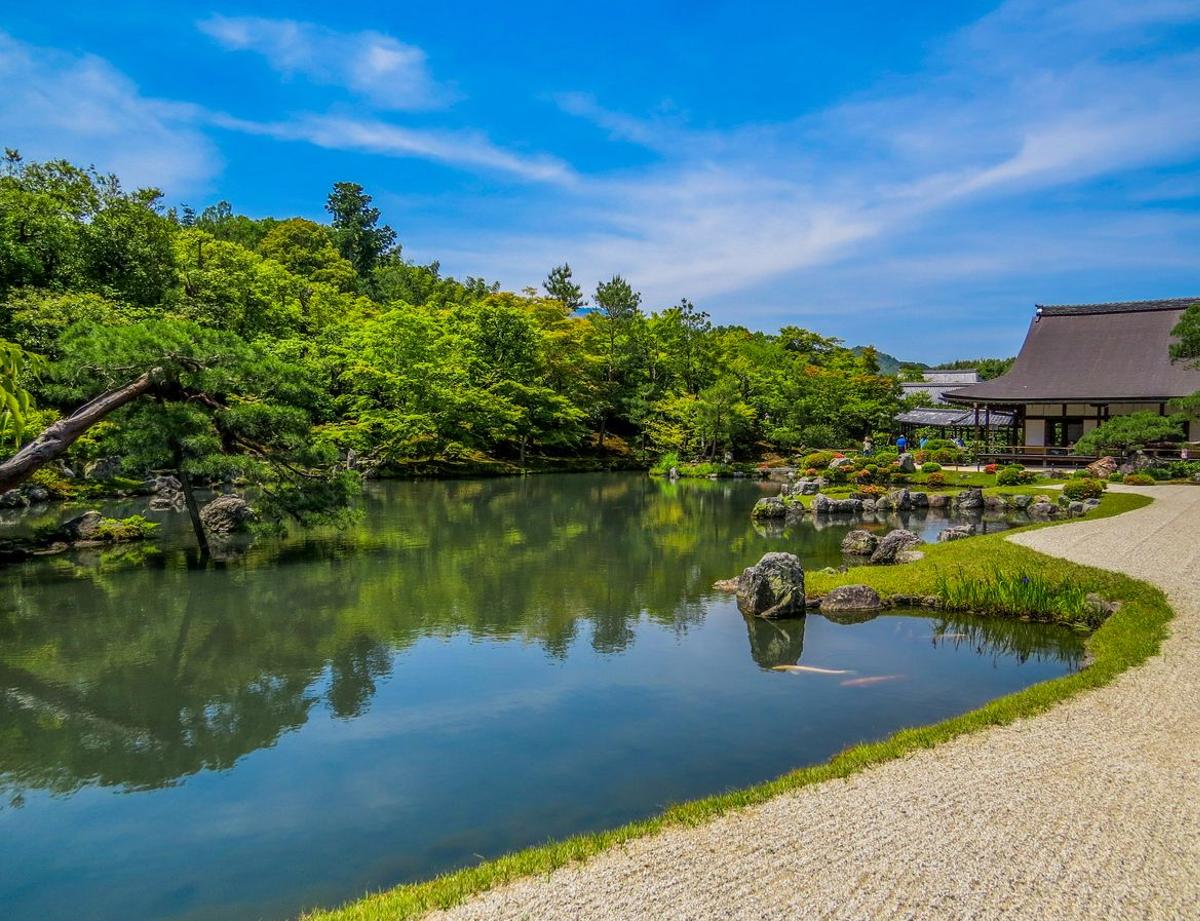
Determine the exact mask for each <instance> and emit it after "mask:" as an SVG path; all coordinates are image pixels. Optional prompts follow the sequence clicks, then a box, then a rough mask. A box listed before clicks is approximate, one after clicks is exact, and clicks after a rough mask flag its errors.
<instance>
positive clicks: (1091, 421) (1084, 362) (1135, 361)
mask: <svg viewBox="0 0 1200 921" xmlns="http://www.w3.org/2000/svg"><path fill="white" fill-rule="evenodd" d="M1198 302H1200V298H1176V299H1172V300H1162V301H1133V302H1128V303H1117V304H1077V305H1070V306H1065V305H1058V306H1042V305H1039V306H1038V307H1037V310H1036V311H1035V313H1034V317H1033V322H1032V323H1031V324H1030V326H1029V332H1028V333H1027V334H1026V336H1025V344H1024V345H1022V346H1021V352H1020V354H1019V355H1017V359H1016V361H1015V362H1014V363H1013V366H1012V369H1011V370H1010V371H1009V372H1008V373H1007V374H1004V375H1002V376H1000V377H997V378H994V379H993V380H990V381H982V382H980V383H978V384H972V385H971V386H968V387H963V388H960V389H956V390H948V391H946V392H945V393H944V394H943V399H945V400H946V401H947V402H949V403H953V404H956V405H959V406H963V407H966V412H968V413H969V414H970V422H971V423H972V425H973V427H974V428H975V429H976V431H978V432H981V433H982V432H986V431H988V430H989V429H994V427H995V425H994V422H993V420H992V418H991V416H992V414H993V413H1003V414H1004V415H1005V417H1006V421H1008V422H1009V424H1010V425H1011V426H1012V438H1011V442H1012V444H1013V445H1014V446H1015V447H1016V448H1017V449H1018V453H1022V454H1025V455H1028V456H1030V457H1036V456H1045V455H1051V456H1065V455H1067V454H1069V452H1070V448H1071V446H1072V445H1073V444H1074V443H1075V442H1076V441H1077V440H1078V439H1079V438H1080V437H1081V436H1082V435H1083V434H1084V433H1085V432H1088V431H1090V430H1091V429H1093V428H1095V427H1096V426H1097V425H1099V424H1100V423H1101V422H1104V421H1105V420H1106V419H1109V418H1110V417H1112V416H1117V415H1123V414H1128V413H1135V412H1154V413H1159V414H1161V415H1169V414H1170V412H1171V410H1170V408H1169V404H1170V402H1171V401H1172V400H1174V399H1177V398H1179V397H1184V396H1188V395H1190V394H1193V393H1196V392H1197V391H1200V369H1197V368H1194V367H1192V366H1191V365H1190V363H1188V362H1183V361H1180V362H1173V361H1172V360H1171V356H1170V346H1171V344H1172V342H1173V341H1174V338H1173V336H1172V330H1173V329H1174V328H1175V325H1176V324H1177V323H1178V322H1179V319H1180V317H1181V316H1182V315H1183V312H1184V310H1186V309H1187V308H1188V307H1190V306H1191V305H1193V304H1196V303H1198ZM1180 435H1181V436H1183V437H1185V438H1186V439H1187V440H1188V441H1193V442H1195V441H1200V423H1197V422H1194V421H1193V422H1191V423H1190V424H1188V426H1187V430H1186V431H1184V430H1182V429H1181V431H1180Z"/></svg>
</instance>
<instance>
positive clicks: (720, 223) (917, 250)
mask: <svg viewBox="0 0 1200 921" xmlns="http://www.w3.org/2000/svg"><path fill="white" fill-rule="evenodd" d="M1136 6H1137V10H1136V15H1134V12H1132V11H1131V9H1130V5H1127V4H1124V3H1117V2H1111V0H1090V2H1084V0H1079V2H1075V3H1071V4H1069V5H1067V6H1064V7H1054V6H1050V5H1045V4H1041V3H1033V2H1027V0H1013V2H1010V3H1008V4H1005V5H1004V6H1003V7H1001V8H1000V9H999V10H998V11H997V12H995V13H994V14H992V15H989V16H987V17H985V18H983V19H982V20H980V21H979V22H977V23H976V24H974V25H973V26H971V27H970V28H968V29H966V30H964V31H963V32H962V33H960V34H958V35H955V36H952V37H950V38H949V39H948V40H947V41H946V42H945V44H944V45H943V47H942V48H940V49H936V50H935V52H934V53H933V54H932V55H931V56H930V58H929V60H928V61H927V63H926V66H925V67H924V69H922V70H920V71H919V72H917V73H915V74H912V75H910V76H907V77H900V78H894V79H890V80H888V81H886V82H884V83H882V84H880V85H878V86H876V87H875V88H874V89H873V90H871V91H870V92H867V93H863V94H861V95H859V96H857V97H856V98H853V99H849V100H846V101H844V102H842V103H841V104H838V105H835V106H833V107H830V108H828V109H825V110H824V111H817V112H811V113H806V114H801V115H798V116H797V117H796V118H794V119H792V120H789V121H781V122H776V123H772V124H748V125H741V126H737V127H734V128H730V129H728V130H725V131H713V130H703V131H691V130H689V129H688V127H687V125H686V124H685V123H683V122H682V121H681V120H679V119H675V118H663V117H662V116H661V115H659V114H652V115H650V116H649V117H639V116H636V115H628V114H623V113H619V112H613V111H611V110H609V109H607V108H605V107H604V106H602V105H601V104H600V103H598V102H597V101H596V100H595V99H593V98H592V97H590V96H587V95H584V94H578V93H565V94H562V95H560V96H558V97H557V98H556V101H557V102H558V105H559V107H560V108H561V109H563V110H564V111H566V112H569V113H571V114H574V115H577V116H579V117H581V118H583V119H586V120H588V121H590V122H593V123H594V124H596V125H597V126H598V127H599V128H601V129H602V130H603V131H604V132H605V133H606V134H607V135H608V136H609V137H610V138H614V139H618V140H621V141H627V142H633V143H638V144H641V145H642V146H644V147H647V148H649V149H652V150H655V151H656V152H658V153H659V155H660V159H659V162H657V163H656V164H655V165H653V166H652V167H648V168H643V169H641V170H640V171H635V172H632V173H630V172H625V173H623V174H621V175H620V176H616V177H606V176H596V177H592V178H590V179H587V180H585V181H583V182H581V183H580V184H579V185H578V187H577V188H575V189H574V190H572V194H573V195H574V198H573V201H572V203H571V207H572V208H573V214H574V215H575V217H576V222H575V223H576V226H577V227H578V228H580V229H579V230H578V231H577V232H575V233H573V234H571V235H569V236H565V235H563V234H561V233H558V232H555V233H552V234H548V235H538V234H536V233H535V234H524V235H511V228H508V229H506V230H505V232H504V233H503V234H495V235H492V234H487V235H482V236H480V237H478V238H477V239H476V241H475V243H474V245H471V246H469V247H468V248H466V249H464V251H463V252H464V255H466V256H469V257H470V258H471V259H475V260H479V261H475V262H473V263H472V265H474V266H475V268H476V271H478V269H479V268H480V267H481V262H482V267H483V268H484V269H485V270H487V271H491V272H494V273H495V275H496V276H497V277H499V278H501V279H502V280H503V281H504V282H506V283H510V284H514V285H519V284H525V283H529V282H531V281H534V280H536V279H537V278H539V277H540V274H536V273H541V274H544V271H545V267H546V266H548V265H552V264H555V263H556V262H560V261H562V260H563V259H569V261H570V262H571V264H572V266H573V267H576V269H577V271H579V272H580V273H581V274H583V275H584V277H591V278H596V277H604V276H605V275H607V274H609V273H611V272H612V271H614V270H616V271H623V272H626V273H627V274H628V275H629V276H630V277H631V278H632V279H633V280H634V281H635V283H638V284H640V285H642V286H643V288H644V290H645V291H646V293H647V295H648V297H649V299H650V300H651V301H657V302H666V301H669V300H673V299H674V298H677V297H678V296H679V295H680V294H687V295H688V296H691V297H696V298H711V299H717V300H718V301H720V300H721V299H722V298H725V299H726V302H729V301H728V299H729V298H740V301H741V302H742V303H745V302H746V301H747V300H749V299H752V298H754V297H756V296H760V295H761V293H762V292H763V290H764V288H765V287H766V286H767V285H768V284H769V283H770V282H771V280H773V279H783V278H786V279H787V280H788V284H787V285H786V295H785V296H786V297H787V298H789V299H790V301H791V303H792V304H793V305H795V306H797V307H798V306H800V305H801V304H803V301H804V298H805V296H806V295H805V294H804V293H803V292H805V291H806V290H815V289H816V288H818V287H821V286H820V284H819V276H820V275H822V274H825V275H832V274H840V275H842V276H843V277H844V273H843V272H842V269H843V267H847V266H849V267H853V268H854V270H855V271H858V272H860V273H872V272H875V271H876V269H875V268H873V266H878V265H879V264H882V263H883V262H886V260H887V257H888V254H889V248H890V249H891V250H895V249H897V248H901V247H905V248H907V249H908V253H909V255H910V256H911V257H912V258H914V259H915V260H916V262H917V263H918V264H919V263H920V261H921V256H922V252H924V254H925V255H926V256H929V255H932V254H934V253H937V252H939V251H940V250H942V249H944V248H945V247H946V246H947V245H948V244H949V245H953V243H954V240H953V239H952V238H945V237H942V236H940V234H941V233H943V232H953V231H948V230H947V229H948V228H950V227H956V228H958V229H961V228H960V226H959V225H958V224H957V223H956V220H957V215H960V214H963V213H968V212H969V211H973V212H974V213H975V215H976V218H977V219H978V218H979V217H980V215H984V214H988V213H989V212H995V211H997V210H999V211H1003V209H1004V208H1005V207H1006V206H1007V204H1008V203H1009V202H1012V201H1015V200H1018V199H1022V197H1023V199H1022V200H1024V201H1025V203H1026V207H1027V208H1028V207H1029V206H1030V204H1031V203H1032V202H1033V201H1034V199H1033V198H1032V197H1033V196H1037V195H1045V194H1048V193H1055V194H1057V193H1060V192H1062V191H1064V190H1068V189H1070V188H1072V187H1074V186H1080V185H1081V184H1083V183H1087V182H1092V181H1095V180H1097V179H1101V178H1106V177H1113V176H1117V175H1123V174H1126V173H1129V172H1131V171H1136V170H1141V169H1147V168H1150V167H1155V166H1161V165H1166V164H1172V163H1177V162H1182V161H1186V160H1187V159H1188V158H1192V157H1195V156H1197V155H1198V154H1200V120H1198V119H1197V118H1196V115H1195V113H1196V106H1195V102H1194V100H1195V99H1197V98H1200V56H1197V55H1196V54H1194V53H1192V52H1190V51H1188V50H1184V51H1179V50H1168V49H1169V48H1170V46H1169V45H1168V46H1166V47H1161V48H1160V47H1158V46H1156V45H1155V42H1154V39H1155V36H1156V35H1158V34H1159V33H1160V32H1161V31H1162V30H1166V29H1170V28H1172V27H1174V26H1175V25H1176V24H1178V23H1180V22H1183V21H1186V20H1187V19H1189V18H1200V4H1198V3H1195V2H1192V3H1182V2H1157V3H1149V4H1144V5H1142V4H1139V5H1136ZM1175 47H1176V48H1178V46H1175ZM1050 50H1053V53H1048V51H1050ZM664 141H665V142H664ZM560 207H561V204H560ZM1062 207H1063V209H1064V213H1065V214H1066V215H1070V216H1072V218H1073V220H1074V222H1075V223H1076V224H1078V225H1079V226H1080V228H1081V230H1082V229H1087V230H1089V231H1090V232H1089V233H1088V234H1087V236H1088V237H1089V238H1094V236H1095V233H1094V232H1095V231H1096V228H1095V227H1094V226H1091V225H1090V224H1089V222H1095V221H1098V220H1099V221H1104V220H1111V219H1113V216H1112V215H1098V214H1096V213H1094V212H1092V213H1084V212H1086V211H1087V209H1086V208H1083V209H1082V210H1081V211H1079V212H1078V213H1075V210H1074V209H1073V207H1072V205H1071V203H1070V202H1064V203H1063V205H1062ZM985 219H986V218H985ZM1068 224H1070V221H1064V220H1057V221H1055V222H1054V226H1055V230H1054V231H1053V232H1054V233H1059V234H1061V233H1062V232H1063V228H1064V226H1066V225H1068ZM1013 226H1014V227H1015V226H1016V225H1015V224H1014V225H1013ZM1019 232H1020V233H1021V234H1022V235H1023V236H1022V244H1023V245H1031V246H1032V247H1034V248H1035V249H1036V246H1037V240H1038V239H1040V238H1043V237H1044V238H1045V239H1046V242H1047V243H1048V244H1056V245H1053V246H1050V247H1049V249H1051V250H1052V251H1054V252H1056V253H1058V254H1060V256H1063V258H1066V256H1065V254H1064V249H1066V248H1068V246H1067V241H1056V240H1053V239H1052V238H1051V237H1050V233H1051V232H1050V231H1048V230H1047V229H1046V226H1045V225H1044V224H1043V225H1042V226H1039V223H1038V222H1036V221H1030V222H1028V223H1027V224H1025V225H1023V226H1022V227H1021V230H1020V231H1019ZM461 239H462V238H461V237H459V238H458V242H459V243H460V245H461ZM991 245H993V246H998V248H999V249H1011V247H1007V246H1006V245H1003V244H998V243H997V241H996V239H995V238H993V239H992V241H991ZM922 247H923V248H924V250H922ZM1106 248H1107V249H1110V250H1111V249H1112V247H1106ZM1135 249H1136V250H1137V251H1139V252H1145V250H1144V249H1143V248H1141V247H1135ZM965 258H968V259H969V264H970V265H972V266H974V267H975V268H974V271H976V272H978V273H979V277H986V276H988V275H989V274H992V273H998V272H999V271H1001V269H1000V268H999V266H1000V265H1001V264H1003V265H1005V266H1007V268H1008V270H1009V271H1011V263H1010V262H1009V261H1008V259H1007V258H1005V259H992V258H990V257H988V255H987V253H986V252H982V251H977V252H973V253H970V254H965ZM1081 261H1082V262H1084V263H1088V264H1090V260H1088V259H1087V258H1083V259H1082V260H1081ZM446 263H447V264H448V265H452V266H457V265H458V264H460V263H459V261H458V260H457V259H454V260H451V259H447V260H446ZM518 267H519V269H518ZM835 269H836V271H834V270H835ZM520 270H523V271H525V272H526V274H524V275H520V274H517V272H518V271H520ZM929 280H930V283H931V287H932V283H933V278H932V276H931V277H930V279H929ZM908 281H909V282H911V284H912V285H913V286H914V287H913V288H912V289H911V290H918V289H919V285H920V280H919V279H909V280H908ZM797 292H801V293H800V294H797ZM847 300H848V302H847V303H846V304H845V305H844V306H843V305H839V309H844V310H847V311H854V310H856V309H859V308H856V306H855V304H854V302H853V299H847ZM825 303H826V304H827V303H828V301H825Z"/></svg>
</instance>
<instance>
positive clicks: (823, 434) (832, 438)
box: [797, 423, 845, 448]
mask: <svg viewBox="0 0 1200 921" xmlns="http://www.w3.org/2000/svg"><path fill="white" fill-rule="evenodd" d="M797 437H798V439H799V441H800V444H802V445H804V446H805V447H808V448H832V447H833V446H834V445H836V444H838V442H842V443H845V439H844V438H843V437H842V435H841V433H840V432H838V430H837V429H835V428H834V427H833V426H832V425H822V424H820V423H816V424H814V425H806V426H804V427H803V428H801V429H800V431H799V432H797Z"/></svg>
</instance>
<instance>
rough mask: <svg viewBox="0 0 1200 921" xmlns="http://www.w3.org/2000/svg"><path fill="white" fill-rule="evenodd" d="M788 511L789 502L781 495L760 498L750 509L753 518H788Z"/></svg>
mask: <svg viewBox="0 0 1200 921" xmlns="http://www.w3.org/2000/svg"><path fill="white" fill-rule="evenodd" d="M787 513H788V504H787V503H786V502H784V501H783V500H782V499H781V498H779V496H768V497H767V498H765V499H759V500H758V501H757V502H755V503H754V508H752V509H751V510H750V517H751V518H757V519H762V518H786V517H787Z"/></svg>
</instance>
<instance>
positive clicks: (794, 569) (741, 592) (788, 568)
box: [737, 552, 805, 617]
mask: <svg viewBox="0 0 1200 921" xmlns="http://www.w3.org/2000/svg"><path fill="white" fill-rule="evenodd" d="M737 603H738V609H739V610H740V611H741V612H742V613H743V614H748V615H751V616H754V617H799V616H800V615H802V614H803V613H804V611H805V601H804V567H803V566H802V565H801V564H800V559H799V557H797V556H795V555H793V554H791V553H779V552H775V553H767V554H765V555H764V556H763V558H762V559H761V560H759V561H758V562H757V563H756V564H755V565H753V566H748V567H746V569H745V570H743V572H742V574H741V575H740V576H738V580H737Z"/></svg>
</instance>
